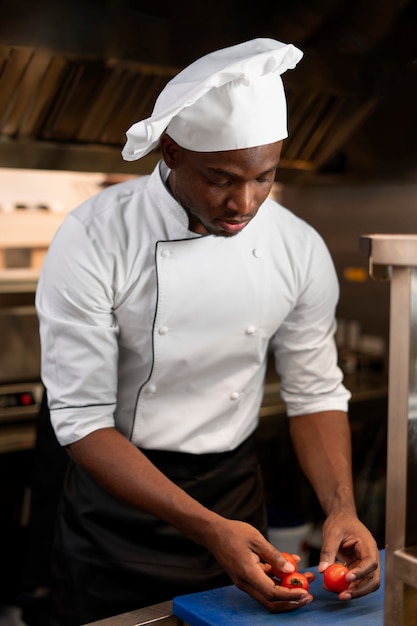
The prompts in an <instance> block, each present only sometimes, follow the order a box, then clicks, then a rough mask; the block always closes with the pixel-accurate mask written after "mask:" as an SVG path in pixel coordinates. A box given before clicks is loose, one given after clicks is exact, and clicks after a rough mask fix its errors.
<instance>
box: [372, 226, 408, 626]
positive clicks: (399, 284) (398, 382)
mask: <svg viewBox="0 0 417 626" xmlns="http://www.w3.org/2000/svg"><path fill="white" fill-rule="evenodd" d="M360 247H361V249H362V251H363V252H364V254H366V255H367V256H368V258H369V273H370V275H371V276H372V277H373V278H375V279H379V280H390V282H391V286H390V291H391V294H390V346H389V381H388V450H387V504H386V571H385V581H384V584H385V600H384V626H400V625H401V626H415V625H416V624H417V235H381V234H374V235H364V236H362V237H361V238H360Z"/></svg>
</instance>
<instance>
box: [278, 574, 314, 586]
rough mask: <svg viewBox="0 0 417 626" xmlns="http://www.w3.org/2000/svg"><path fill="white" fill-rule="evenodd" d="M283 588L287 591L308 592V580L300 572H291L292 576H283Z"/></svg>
mask: <svg viewBox="0 0 417 626" xmlns="http://www.w3.org/2000/svg"><path fill="white" fill-rule="evenodd" d="M281 585H282V586H283V587H288V588H289V589H306V590H308V578H307V576H304V574H301V573H300V572H293V573H292V574H285V576H284V577H283V578H282V580H281Z"/></svg>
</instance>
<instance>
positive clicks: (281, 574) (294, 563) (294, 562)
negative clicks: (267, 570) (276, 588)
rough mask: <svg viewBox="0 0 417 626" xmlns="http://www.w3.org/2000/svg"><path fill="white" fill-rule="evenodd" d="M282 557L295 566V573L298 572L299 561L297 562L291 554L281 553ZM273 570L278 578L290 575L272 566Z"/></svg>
mask: <svg viewBox="0 0 417 626" xmlns="http://www.w3.org/2000/svg"><path fill="white" fill-rule="evenodd" d="M281 556H283V557H284V559H285V560H286V561H289V562H290V563H292V564H293V565H294V572H295V571H297V561H296V560H295V558H294V557H293V555H292V554H290V553H289V552H281ZM271 569H272V573H273V575H274V576H276V577H277V578H282V577H283V576H286V575H287V574H288V572H283V571H281V570H279V569H276V568H275V567H272V566H271Z"/></svg>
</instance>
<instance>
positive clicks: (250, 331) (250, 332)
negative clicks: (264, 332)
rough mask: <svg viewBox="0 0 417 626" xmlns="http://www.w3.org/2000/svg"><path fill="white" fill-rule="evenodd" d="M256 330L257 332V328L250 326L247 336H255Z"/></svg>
mask: <svg viewBox="0 0 417 626" xmlns="http://www.w3.org/2000/svg"><path fill="white" fill-rule="evenodd" d="M255 330H256V328H255V326H252V325H250V326H248V327H247V329H246V334H247V335H253V333H254V332H255Z"/></svg>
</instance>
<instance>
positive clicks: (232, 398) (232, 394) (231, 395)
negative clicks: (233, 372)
mask: <svg viewBox="0 0 417 626" xmlns="http://www.w3.org/2000/svg"><path fill="white" fill-rule="evenodd" d="M239 395H240V394H239V392H238V391H233V392H232V393H231V394H230V399H231V400H237V399H238V397H239Z"/></svg>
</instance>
